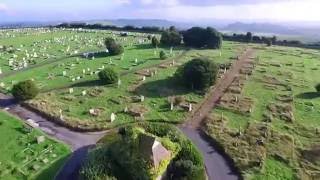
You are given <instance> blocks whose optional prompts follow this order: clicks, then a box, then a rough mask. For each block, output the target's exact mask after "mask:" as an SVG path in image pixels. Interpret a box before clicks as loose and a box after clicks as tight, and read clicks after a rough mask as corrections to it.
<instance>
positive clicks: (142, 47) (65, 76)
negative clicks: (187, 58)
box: [1, 31, 183, 91]
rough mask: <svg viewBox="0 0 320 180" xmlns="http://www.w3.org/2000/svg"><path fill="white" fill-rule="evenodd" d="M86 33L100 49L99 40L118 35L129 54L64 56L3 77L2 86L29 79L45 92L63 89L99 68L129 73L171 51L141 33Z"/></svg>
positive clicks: (78, 43)
mask: <svg viewBox="0 0 320 180" xmlns="http://www.w3.org/2000/svg"><path fill="white" fill-rule="evenodd" d="M68 33H75V35H74V36H77V34H76V32H68ZM83 34H84V35H86V34H88V37H86V36H85V37H86V38H85V41H89V42H91V40H92V43H90V44H92V46H93V47H94V49H96V50H97V49H100V50H101V49H103V47H100V45H101V42H99V41H101V40H103V39H104V38H105V37H108V36H114V37H116V38H117V40H118V41H120V42H121V44H123V45H124V46H125V53H124V54H123V55H120V56H110V57H100V56H99V54H97V55H96V57H95V56H92V55H91V56H92V57H90V58H85V57H84V56H82V55H79V56H77V57H74V56H69V57H68V58H63V59H61V60H59V61H58V62H52V63H49V64H44V65H41V66H39V67H37V68H33V69H30V70H27V71H23V72H19V71H17V72H16V73H15V74H12V75H11V76H9V77H4V78H2V80H1V83H2V89H4V90H9V89H10V88H11V86H12V84H15V83H17V82H19V81H22V80H26V79H33V80H35V81H36V82H37V83H38V84H39V86H40V87H41V88H42V89H43V90H45V91H48V90H50V89H55V88H62V87H65V86H68V85H70V84H75V83H79V81H87V80H91V79H92V78H91V76H93V75H95V74H96V73H97V72H98V71H99V70H101V69H103V68H105V67H107V66H109V67H110V66H111V67H113V68H115V69H116V70H118V71H120V72H125V71H132V70H135V69H139V68H142V67H146V66H151V65H153V64H157V63H160V62H161V60H160V58H159V53H158V52H159V51H161V50H164V51H168V48H167V49H165V48H158V49H153V48H151V45H149V44H150V43H149V42H146V41H142V42H140V41H141V38H142V37H141V36H139V37H133V36H130V37H126V38H121V37H118V35H117V34H115V33H113V32H109V33H108V34H105V33H104V31H102V32H100V31H99V32H95V33H92V34H93V37H92V38H91V39H90V36H89V35H90V33H83ZM70 36H71V35H70ZM79 36H80V35H79ZM71 37H73V36H71ZM67 42H69V41H67ZM72 42H73V41H70V43H71V44H72ZM97 42H99V43H100V45H97V44H96V43H97ZM99 43H98V44H99ZM76 44H77V46H81V48H86V49H85V50H86V51H87V52H89V53H90V52H91V51H92V49H90V46H88V45H87V44H86V43H82V42H77V43H76ZM182 50H183V49H181V48H173V51H172V55H170V56H171V57H172V58H173V57H175V56H178V55H179V54H180V53H182ZM70 51H73V50H70ZM94 52H95V51H94ZM79 53H80V50H79ZM61 54H63V53H61Z"/></svg>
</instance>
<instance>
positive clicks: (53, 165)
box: [0, 111, 70, 180]
mask: <svg viewBox="0 0 320 180" xmlns="http://www.w3.org/2000/svg"><path fill="white" fill-rule="evenodd" d="M0 119H1V121H0V124H1V125H0V135H1V140H0V143H1V148H0V154H1V155H0V162H1V164H0V178H1V179H8V180H9V179H39V180H40V179H44V178H45V179H47V178H48V177H51V178H53V177H54V176H55V174H56V172H57V171H58V170H59V169H60V168H61V165H63V164H64V162H65V161H66V158H67V157H68V155H69V153H70V149H69V148H68V147H67V146H66V145H64V144H62V143H60V142H56V141H55V140H52V139H50V138H49V137H48V136H46V135H44V134H43V133H41V132H40V131H38V130H35V129H32V128H31V127H29V126H27V125H26V124H24V123H22V122H20V121H19V120H17V119H16V118H14V117H12V116H11V115H8V114H7V113H6V112H3V111H0ZM40 137H42V138H43V141H42V140H39V138H40ZM40 139H41V138H40ZM37 140H38V141H37Z"/></svg>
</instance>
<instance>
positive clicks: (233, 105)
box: [219, 58, 255, 115]
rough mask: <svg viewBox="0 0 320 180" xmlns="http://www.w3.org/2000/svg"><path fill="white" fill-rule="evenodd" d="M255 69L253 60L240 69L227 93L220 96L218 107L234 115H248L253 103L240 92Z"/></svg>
mask: <svg viewBox="0 0 320 180" xmlns="http://www.w3.org/2000/svg"><path fill="white" fill-rule="evenodd" d="M254 67H255V64H254V59H253V58H252V59H250V60H249V61H248V62H247V63H246V64H244V65H243V67H242V68H241V69H240V73H239V75H238V76H237V77H236V78H235V79H234V81H233V82H232V84H231V86H230V87H229V88H228V90H227V92H226V93H225V94H224V95H223V96H222V98H221V99H220V102H219V107H220V108H223V109H228V110H231V111H234V112H236V113H241V114H245V115H250V113H251V112H252V108H253V105H254V101H253V100H252V99H251V98H249V97H245V96H243V95H242V90H243V87H244V84H245V81H247V80H249V76H250V75H252V71H253V69H254Z"/></svg>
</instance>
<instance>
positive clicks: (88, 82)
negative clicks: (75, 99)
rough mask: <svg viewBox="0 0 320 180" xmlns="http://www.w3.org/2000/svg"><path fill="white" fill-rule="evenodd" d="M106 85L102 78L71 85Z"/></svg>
mask: <svg viewBox="0 0 320 180" xmlns="http://www.w3.org/2000/svg"><path fill="white" fill-rule="evenodd" d="M96 86H105V84H103V83H102V82H101V81H100V80H92V81H83V82H78V83H75V84H73V85H72V86H71V87H96Z"/></svg>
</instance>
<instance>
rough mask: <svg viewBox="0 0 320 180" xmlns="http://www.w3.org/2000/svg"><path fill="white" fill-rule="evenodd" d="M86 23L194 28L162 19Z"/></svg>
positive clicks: (111, 20) (93, 22)
mask: <svg viewBox="0 0 320 180" xmlns="http://www.w3.org/2000/svg"><path fill="white" fill-rule="evenodd" d="M87 23H90V24H95V23H101V24H107V25H114V26H127V25H132V26H136V27H143V26H157V27H164V28H168V27H170V26H176V27H177V28H180V29H185V28H189V27H192V26H195V24H192V23H183V22H175V21H168V20H162V19H109V20H96V21H87Z"/></svg>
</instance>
